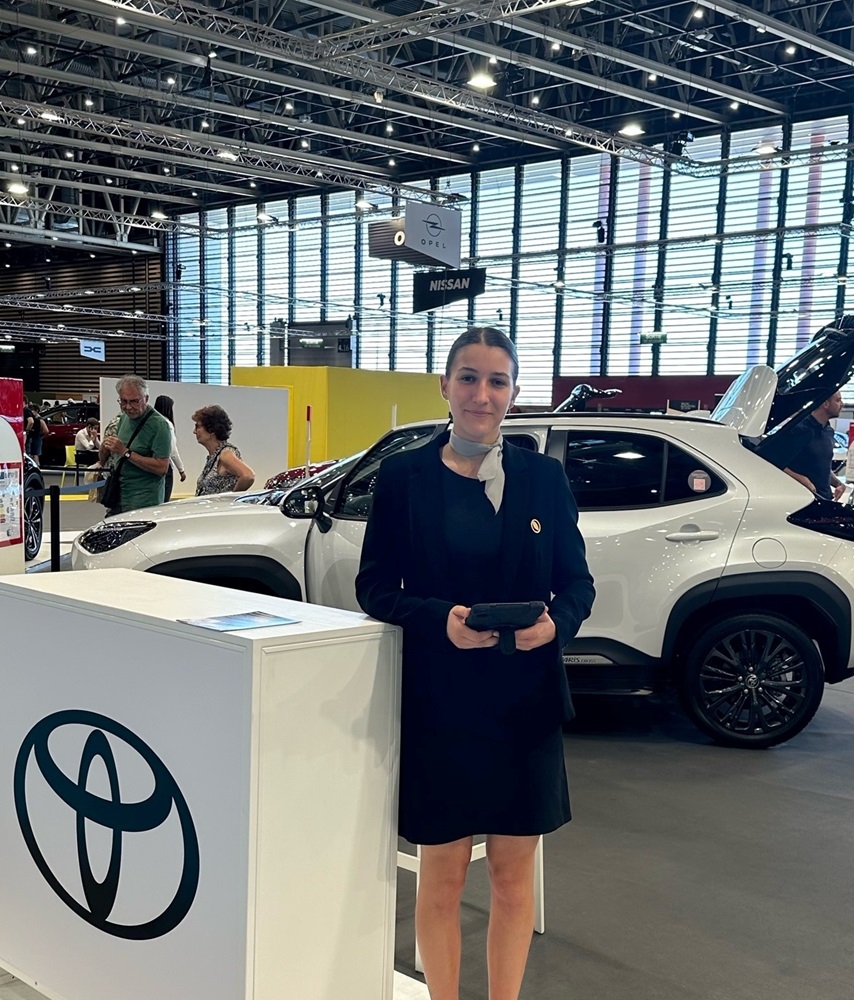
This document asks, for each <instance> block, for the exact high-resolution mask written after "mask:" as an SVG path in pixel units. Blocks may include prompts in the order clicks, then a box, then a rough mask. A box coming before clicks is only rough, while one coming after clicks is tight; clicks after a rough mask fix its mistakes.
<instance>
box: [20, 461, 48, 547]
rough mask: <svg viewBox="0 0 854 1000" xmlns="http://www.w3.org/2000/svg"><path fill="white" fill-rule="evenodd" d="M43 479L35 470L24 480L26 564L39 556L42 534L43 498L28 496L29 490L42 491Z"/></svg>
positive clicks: (30, 471)
mask: <svg viewBox="0 0 854 1000" xmlns="http://www.w3.org/2000/svg"><path fill="white" fill-rule="evenodd" d="M43 489H44V479H43V478H42V474H41V473H40V472H39V471H38V470H37V469H35V468H31V469H30V470H29V472H27V473H26V474H25V478H24V559H26V560H27V561H28V562H29V560H31V559H35V557H36V556H37V555H38V554H39V549H40V548H41V547H42V535H43V534H44V497H34V496H30V495H29V493H30V491H31V490H43Z"/></svg>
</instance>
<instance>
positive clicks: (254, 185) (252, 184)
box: [249, 181, 258, 188]
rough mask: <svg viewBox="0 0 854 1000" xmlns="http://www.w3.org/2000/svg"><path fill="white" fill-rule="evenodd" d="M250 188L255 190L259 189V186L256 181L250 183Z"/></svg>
mask: <svg viewBox="0 0 854 1000" xmlns="http://www.w3.org/2000/svg"><path fill="white" fill-rule="evenodd" d="M249 187H251V188H254V187H258V185H257V184H256V183H255V181H250V182H249Z"/></svg>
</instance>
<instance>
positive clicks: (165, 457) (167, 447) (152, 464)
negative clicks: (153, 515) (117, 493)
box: [100, 375, 172, 516]
mask: <svg viewBox="0 0 854 1000" xmlns="http://www.w3.org/2000/svg"><path fill="white" fill-rule="evenodd" d="M116 392H117V393H118V397H119V398H118V403H119V406H120V407H121V411H122V416H121V419H120V420H119V426H118V428H117V429H116V433H115V434H113V435H110V436H109V437H105V438H104V440H103V442H102V444H101V448H100V459H101V465H104V463H105V462H106V461H107V459H108V458H109V457H110V456H111V455H112V456H113V466H114V467H115V466H116V465H117V464H118V462H119V460H120V459H122V458H123V459H124V460H123V461H122V462H121V466H120V468H119V475H120V477H121V503H120V504H119V506H118V507H113V508H112V509H111V510H108V511H107V515H108V516H109V515H110V514H120V513H122V512H123V511H126V510H136V509H137V508H138V507H153V506H154V505H155V504H159V503H163V493H164V485H165V476H166V470H167V469H168V468H169V455H170V454H171V451H172V431H171V428H170V425H169V421H168V420H167V419H166V418H165V417H162V416H161V415H160V414H159V413H157V411H156V410H155V409H154V408H153V407H151V406H149V405H148V386H147V385H146V382H145V379H143V378H140V377H139V375H123V376H122V377H121V378H120V379H119V380H118V382H116ZM143 421H144V422H143ZM137 428H139V431H138V433H137V434H136V436H135V437H134V438H133V440H132V441H131V437H132V436H133V434H134V432H135V431H136V430H137ZM128 443H130V447H128Z"/></svg>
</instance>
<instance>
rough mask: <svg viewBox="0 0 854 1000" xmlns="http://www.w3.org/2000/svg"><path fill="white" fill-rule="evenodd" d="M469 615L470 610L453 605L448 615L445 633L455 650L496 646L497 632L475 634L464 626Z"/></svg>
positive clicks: (459, 605)
mask: <svg viewBox="0 0 854 1000" xmlns="http://www.w3.org/2000/svg"><path fill="white" fill-rule="evenodd" d="M469 614H471V608H466V607H464V606H463V605H462V604H455V605H454V607H452V608H451V611H450V614H449V615H448V624H447V626H446V632H447V633H448V638H449V639H450V640H451V642H452V643H453V644H454V645H455V646H456V647H457V649H487V648H488V647H489V646H497V645H498V633H497V632H476V631H475V630H474V629H473V628H469V627H468V625H466V618H468V616H469ZM528 631H530V629H528ZM517 635H518V633H517Z"/></svg>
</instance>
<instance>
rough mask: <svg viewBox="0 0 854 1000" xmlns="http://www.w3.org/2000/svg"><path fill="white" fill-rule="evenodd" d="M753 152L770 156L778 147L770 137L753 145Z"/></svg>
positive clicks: (777, 150)
mask: <svg viewBox="0 0 854 1000" xmlns="http://www.w3.org/2000/svg"><path fill="white" fill-rule="evenodd" d="M753 152H754V153H759V155H760V156H770V155H771V154H772V153H779V152H780V149H779V147H778V146H776V145H775V144H774V143H773V142H772V141H771V140H770V139H763V140H762V142H760V143H759V145H758V146H754V147H753Z"/></svg>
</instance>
